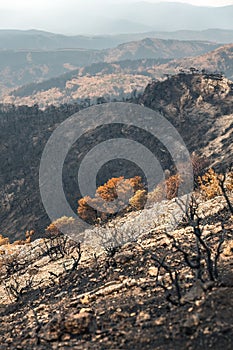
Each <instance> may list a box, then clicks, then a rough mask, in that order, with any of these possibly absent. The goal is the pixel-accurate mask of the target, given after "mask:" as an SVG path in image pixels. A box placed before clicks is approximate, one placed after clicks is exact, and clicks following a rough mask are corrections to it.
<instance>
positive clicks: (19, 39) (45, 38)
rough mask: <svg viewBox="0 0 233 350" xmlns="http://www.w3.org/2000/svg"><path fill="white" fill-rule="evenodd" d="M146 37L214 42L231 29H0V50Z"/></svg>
mask: <svg viewBox="0 0 233 350" xmlns="http://www.w3.org/2000/svg"><path fill="white" fill-rule="evenodd" d="M146 38H157V39H165V40H167V39H173V40H188V41H191V40H192V41H193V40H197V41H212V42H214V43H223V44H224V43H232V42H233V30H224V29H207V30H202V31H201V30H199V31H192V30H179V31H174V32H169V31H166V32H156V31H152V32H142V33H140V32H138V33H135V34H132V33H131V34H130V33H128V34H119V35H102V36H100V35H99V36H98V35H93V36H84V35H75V36H66V35H62V34H54V33H49V32H45V31H41V30H3V29H0V49H4V50H58V49H71V48H72V49H80V48H82V49H92V50H102V49H108V48H115V47H116V46H118V45H120V44H124V43H127V42H131V41H139V40H143V39H146Z"/></svg>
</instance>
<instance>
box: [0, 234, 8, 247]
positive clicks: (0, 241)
mask: <svg viewBox="0 0 233 350" xmlns="http://www.w3.org/2000/svg"><path fill="white" fill-rule="evenodd" d="M8 244H10V242H9V239H8V238H5V237H3V236H2V235H0V246H4V245H8Z"/></svg>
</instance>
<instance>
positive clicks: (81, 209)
mask: <svg viewBox="0 0 233 350" xmlns="http://www.w3.org/2000/svg"><path fill="white" fill-rule="evenodd" d="M139 190H144V186H143V184H142V179H141V177H139V176H135V177H134V178H131V179H125V178H124V177H123V176H121V177H118V178H112V179H110V180H109V181H108V182H106V184H104V185H103V186H100V187H99V188H98V189H97V191H96V194H95V197H94V198H90V197H84V198H82V199H80V200H79V202H78V215H79V216H80V217H81V218H82V219H83V220H84V221H86V222H89V223H91V224H93V223H96V222H97V221H98V219H101V220H102V221H106V220H108V219H109V218H111V217H113V216H114V215H116V213H119V212H123V211H124V210H129V204H130V199H131V198H132V197H133V196H134V195H135V193H136V192H137V191H139ZM132 209H133V207H131V210H132Z"/></svg>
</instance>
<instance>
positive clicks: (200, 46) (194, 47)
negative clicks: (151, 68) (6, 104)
mask: <svg viewBox="0 0 233 350" xmlns="http://www.w3.org/2000/svg"><path fill="white" fill-rule="evenodd" d="M219 46H220V45H219V44H215V43H208V42H195V41H190V42H188V41H183V42H182V41H178V40H171V41H166V40H160V39H146V40H143V41H138V42H134V43H132V44H123V45H122V46H120V47H118V48H117V49H108V50H87V49H81V48H79V49H59V50H1V51H0V53H1V55H0V95H2V94H3V93H4V92H6V91H8V90H9V89H14V88H16V87H19V86H22V85H25V84H30V83H37V82H41V81H43V80H47V79H50V78H53V77H57V76H59V75H61V74H63V73H66V72H70V71H71V70H74V69H77V68H80V67H84V66H89V65H91V64H93V63H97V62H112V61H116V57H117V59H118V60H124V59H127V58H130V59H141V58H160V59H161V58H173V59H174V58H181V57H188V56H197V55H200V54H203V53H206V52H209V51H212V50H213V49H215V48H216V47H219ZM177 48H178V49H177ZM115 56H116V57H115Z"/></svg>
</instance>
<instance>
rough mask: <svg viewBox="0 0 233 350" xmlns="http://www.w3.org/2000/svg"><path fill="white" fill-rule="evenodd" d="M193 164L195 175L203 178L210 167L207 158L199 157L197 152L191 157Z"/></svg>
mask: <svg viewBox="0 0 233 350" xmlns="http://www.w3.org/2000/svg"><path fill="white" fill-rule="evenodd" d="M191 162H192V167H193V175H194V177H196V176H201V175H203V172H204V171H205V169H206V167H208V166H209V161H208V159H206V158H205V157H201V156H198V155H197V154H196V153H195V152H193V153H192V155H191Z"/></svg>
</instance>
